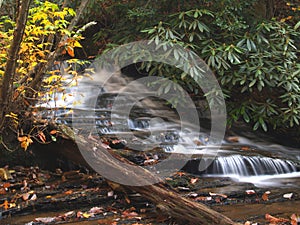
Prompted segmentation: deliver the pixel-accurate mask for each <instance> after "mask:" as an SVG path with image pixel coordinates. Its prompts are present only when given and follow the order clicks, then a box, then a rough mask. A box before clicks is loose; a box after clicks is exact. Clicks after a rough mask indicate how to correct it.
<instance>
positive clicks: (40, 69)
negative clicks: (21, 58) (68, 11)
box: [30, 0, 89, 89]
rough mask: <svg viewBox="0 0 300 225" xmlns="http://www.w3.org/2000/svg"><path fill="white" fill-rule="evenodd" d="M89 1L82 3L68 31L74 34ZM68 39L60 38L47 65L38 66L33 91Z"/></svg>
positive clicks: (32, 85)
mask: <svg viewBox="0 0 300 225" xmlns="http://www.w3.org/2000/svg"><path fill="white" fill-rule="evenodd" d="M88 2H89V0H83V1H81V4H80V6H79V7H78V9H77V11H76V16H75V17H74V18H73V19H72V21H71V22H70V24H69V26H68V28H67V30H68V31H70V32H72V31H73V29H74V27H75V26H76V24H77V23H78V20H79V18H80V16H81V15H82V13H83V11H84V9H85V7H86V6H87V4H88ZM67 38H68V36H67V35H64V36H62V37H61V38H60V40H59V41H58V42H57V43H58V44H57V47H56V49H55V51H54V52H52V53H50V54H49V56H48V59H47V62H46V63H43V64H40V66H38V68H37V70H36V73H35V76H34V79H33V81H32V82H31V84H30V87H31V88H33V89H37V88H38V86H39V84H40V82H41V81H42V78H43V76H44V74H45V72H46V71H47V70H48V69H49V68H50V67H51V66H52V65H53V63H54V61H55V59H56V58H57V57H58V56H59V55H60V54H61V52H62V48H61V47H59V43H62V42H64V41H65V40H66V39H67Z"/></svg>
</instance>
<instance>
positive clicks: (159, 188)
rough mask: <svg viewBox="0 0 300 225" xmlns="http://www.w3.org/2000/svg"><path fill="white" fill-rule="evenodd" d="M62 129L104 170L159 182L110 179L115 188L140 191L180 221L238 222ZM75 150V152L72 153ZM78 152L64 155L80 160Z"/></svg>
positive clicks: (202, 222)
mask: <svg viewBox="0 0 300 225" xmlns="http://www.w3.org/2000/svg"><path fill="white" fill-rule="evenodd" d="M59 130H60V132H61V133H62V134H63V135H64V136H68V137H69V138H70V139H71V140H69V141H71V142H73V144H74V142H76V144H77V146H78V148H79V149H80V151H81V153H82V154H83V155H86V154H88V155H90V154H97V155H96V157H95V158H94V159H93V160H95V161H94V162H93V165H95V164H97V166H99V167H102V168H103V170H104V171H105V169H106V170H112V171H111V173H115V174H117V176H119V177H120V179H124V178H125V177H127V179H128V176H129V177H130V178H131V179H134V180H136V181H138V182H140V183H147V181H149V180H150V181H151V182H153V181H156V183H155V184H152V185H151V184H150V185H145V186H125V185H120V184H117V183H115V182H111V181H109V184H110V185H111V186H113V188H114V189H119V190H121V191H125V192H126V191H135V192H138V193H140V194H141V195H142V196H143V197H144V198H146V199H148V200H149V201H151V202H152V203H154V204H156V206H157V209H158V211H161V212H162V213H163V214H164V215H168V216H170V217H171V218H173V219H174V220H176V221H177V222H178V223H179V224H235V223H234V222H233V221H232V220H231V219H229V218H228V217H226V216H224V215H223V214H221V213H218V212H216V211H214V210H212V209H210V208H209V207H207V206H205V205H204V204H201V203H197V202H194V201H192V200H190V199H187V198H184V197H182V196H180V195H179V194H178V193H176V192H175V191H173V190H171V189H170V188H167V187H166V185H165V184H164V181H163V180H161V179H160V178H158V177H157V176H155V175H154V174H153V173H151V172H149V171H148V170H146V169H144V168H142V167H139V166H136V167H135V169H134V170H130V167H127V166H126V165H125V166H124V164H125V163H126V164H127V165H129V166H132V165H133V163H132V162H130V161H128V160H126V159H124V158H122V157H120V156H119V155H114V156H112V155H113V154H114V153H113V152H110V154H109V155H108V154H107V150H106V149H104V148H103V147H101V146H100V145H97V143H96V142H94V141H92V140H88V139H87V138H84V137H80V136H76V137H75V134H74V133H73V131H72V129H71V128H69V127H66V126H63V125H62V126H60V128H59ZM73 146H75V145H73ZM95 146H97V147H96V148H97V149H95ZM72 151H73V153H71V152H72ZM76 151H79V150H78V149H70V147H67V148H66V152H65V154H64V155H65V156H66V157H68V156H69V157H70V156H71V155H76V157H77V159H76V160H78V152H77V154H76ZM95 152H96V153H95ZM62 153H63V152H62ZM111 157H114V159H116V158H117V160H112V158H111ZM89 162H90V161H89ZM79 163H81V164H84V163H86V162H85V161H84V159H82V160H81V161H80V162H79ZM108 168H109V169H108ZM111 168H112V169H111ZM151 182H150V183H151Z"/></svg>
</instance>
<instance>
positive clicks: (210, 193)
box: [209, 192, 227, 198]
mask: <svg viewBox="0 0 300 225" xmlns="http://www.w3.org/2000/svg"><path fill="white" fill-rule="evenodd" d="M209 195H210V196H221V197H223V198H227V195H224V194H219V193H213V192H209Z"/></svg>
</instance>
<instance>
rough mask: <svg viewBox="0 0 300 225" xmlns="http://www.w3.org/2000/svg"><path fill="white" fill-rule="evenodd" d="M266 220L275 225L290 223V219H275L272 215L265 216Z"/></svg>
mask: <svg viewBox="0 0 300 225" xmlns="http://www.w3.org/2000/svg"><path fill="white" fill-rule="evenodd" d="M265 219H266V220H267V221H268V222H270V223H274V224H279V223H285V222H289V220H288V219H285V218H280V217H279V218H277V217H274V216H271V215H270V214H268V213H267V214H266V215H265Z"/></svg>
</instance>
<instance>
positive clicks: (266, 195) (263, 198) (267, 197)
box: [261, 192, 269, 201]
mask: <svg viewBox="0 0 300 225" xmlns="http://www.w3.org/2000/svg"><path fill="white" fill-rule="evenodd" d="M261 198H262V200H264V201H269V194H268V193H266V192H265V193H264V194H263V195H262V196H261Z"/></svg>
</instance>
